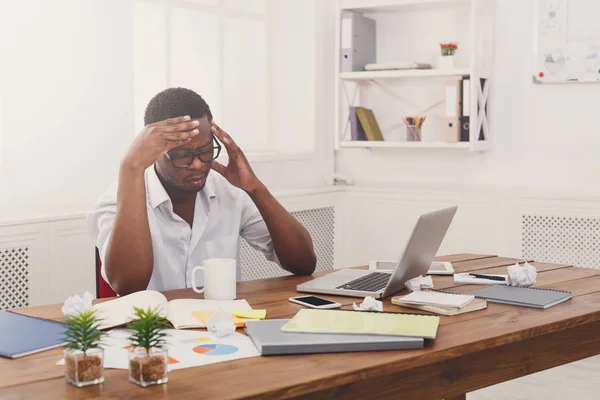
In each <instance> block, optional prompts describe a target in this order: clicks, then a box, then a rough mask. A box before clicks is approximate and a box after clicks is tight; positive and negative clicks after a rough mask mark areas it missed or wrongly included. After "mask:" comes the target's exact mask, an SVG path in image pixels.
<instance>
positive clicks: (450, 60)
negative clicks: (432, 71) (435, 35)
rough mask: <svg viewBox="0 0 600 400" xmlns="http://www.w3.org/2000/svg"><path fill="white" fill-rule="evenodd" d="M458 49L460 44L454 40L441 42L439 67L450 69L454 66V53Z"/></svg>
mask: <svg viewBox="0 0 600 400" xmlns="http://www.w3.org/2000/svg"><path fill="white" fill-rule="evenodd" d="M457 49H458V45H457V44H456V43H454V42H450V43H441V44H440V50H441V55H440V56H439V57H438V62H437V67H438V69H443V70H449V69H453V68H454V54H456V50H457Z"/></svg>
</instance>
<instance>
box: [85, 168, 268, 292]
mask: <svg viewBox="0 0 600 400" xmlns="http://www.w3.org/2000/svg"><path fill="white" fill-rule="evenodd" d="M145 181H146V206H147V210H148V223H149V226H150V235H151V237H152V251H153V254H154V269H153V271H152V277H151V278H150V282H149V284H148V289H151V290H170V289H181V288H185V287H190V286H191V271H192V269H193V268H194V267H195V266H197V265H201V264H202V263H203V261H204V260H206V259H209V258H234V259H236V260H237V279H238V281H239V280H240V277H241V271H240V236H241V237H243V238H244V239H246V241H248V244H250V245H251V246H252V247H254V248H255V249H257V250H260V251H261V252H262V253H263V254H264V255H265V258H266V259H267V260H270V261H274V262H276V263H278V264H279V261H278V259H277V256H276V254H275V250H274V248H273V242H272V240H271V235H270V234H269V231H268V230H267V226H266V224H265V222H264V220H263V218H262V216H261V215H260V213H259V211H258V209H257V208H256V205H255V204H254V202H253V201H252V200H251V199H250V197H249V196H248V194H247V193H246V192H244V191H243V190H241V189H238V188H236V187H234V186H232V185H231V184H230V183H229V182H228V181H227V180H226V179H225V178H223V177H222V176H221V175H219V174H218V173H217V172H215V171H211V172H210V173H209V174H208V177H207V180H206V185H205V186H204V188H203V189H202V190H201V191H200V192H198V194H197V196H196V203H195V204H196V205H195V207H196V208H195V210H194V221H193V224H192V227H190V225H189V224H188V223H187V222H185V221H184V220H183V219H182V218H181V217H180V216H179V215H177V214H175V213H174V212H173V204H172V202H171V199H170V198H169V195H168V194H167V192H166V191H165V188H164V187H163V185H162V183H161V182H160V180H159V179H158V176H157V175H156V172H155V170H154V167H150V168H148V169H147V170H146V172H145ZM116 208H117V183H116V182H115V183H114V184H113V185H112V186H111V188H110V189H109V190H108V191H107V192H105V193H104V194H103V195H102V196H101V197H100V200H99V202H98V203H97V204H96V207H95V208H94V210H93V211H92V212H91V213H90V214H88V216H87V228H88V233H89V234H90V236H91V237H92V238H93V240H94V241H95V242H96V246H97V247H98V249H99V252H100V259H101V260H102V277H103V278H104V280H105V281H106V282H108V283H109V284H110V282H109V280H108V278H107V276H106V271H105V261H104V260H106V258H105V254H106V247H107V244H108V240H109V238H110V235H111V232H112V230H113V224H114V220H115V214H116ZM202 283H203V277H202V274H201V273H199V274H197V276H196V284H197V285H202Z"/></svg>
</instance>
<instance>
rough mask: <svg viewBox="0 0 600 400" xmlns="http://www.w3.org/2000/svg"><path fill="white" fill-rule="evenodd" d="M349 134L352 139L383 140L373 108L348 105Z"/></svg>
mask: <svg viewBox="0 0 600 400" xmlns="http://www.w3.org/2000/svg"><path fill="white" fill-rule="evenodd" d="M350 134H351V137H352V140H353V141H359V140H363V141H364V140H368V141H380V142H381V141H383V140H384V139H383V135H382V134H381V130H380V129H379V125H378V124H377V120H376V119H375V114H373V110H371V109H369V108H365V107H356V106H350Z"/></svg>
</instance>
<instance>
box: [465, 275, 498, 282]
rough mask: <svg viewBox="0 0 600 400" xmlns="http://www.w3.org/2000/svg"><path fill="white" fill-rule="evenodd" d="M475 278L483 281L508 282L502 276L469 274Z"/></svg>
mask: <svg viewBox="0 0 600 400" xmlns="http://www.w3.org/2000/svg"><path fill="white" fill-rule="evenodd" d="M469 275H471V276H473V277H475V278H481V279H490V280H492V281H503V282H504V281H506V278H504V277H502V276H491V275H481V274H469Z"/></svg>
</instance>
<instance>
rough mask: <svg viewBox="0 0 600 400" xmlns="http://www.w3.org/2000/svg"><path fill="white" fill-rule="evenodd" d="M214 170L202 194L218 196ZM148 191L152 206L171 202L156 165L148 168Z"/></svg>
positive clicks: (209, 196)
mask: <svg viewBox="0 0 600 400" xmlns="http://www.w3.org/2000/svg"><path fill="white" fill-rule="evenodd" d="M212 174H213V172H212V171H211V172H210V173H209V174H208V177H207V178H206V184H205V185H204V188H203V189H202V190H201V191H200V194H201V195H205V196H206V197H208V198H213V197H216V196H217V193H216V191H215V187H214V184H215V183H214V178H213V176H212ZM146 184H147V186H148V187H147V191H148V200H149V201H150V206H152V208H153V209H154V208H156V207H158V206H160V205H161V204H162V203H164V202H167V201H168V202H170V201H171V199H170V198H169V195H168V194H167V191H166V190H165V188H164V186H163V185H162V182H161V181H160V179H159V178H158V175H157V174H156V170H155V169H154V165H153V166H151V167H150V168H148V176H147V178H146Z"/></svg>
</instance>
